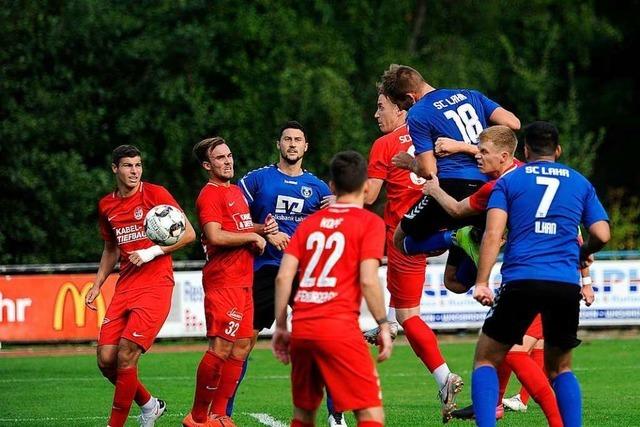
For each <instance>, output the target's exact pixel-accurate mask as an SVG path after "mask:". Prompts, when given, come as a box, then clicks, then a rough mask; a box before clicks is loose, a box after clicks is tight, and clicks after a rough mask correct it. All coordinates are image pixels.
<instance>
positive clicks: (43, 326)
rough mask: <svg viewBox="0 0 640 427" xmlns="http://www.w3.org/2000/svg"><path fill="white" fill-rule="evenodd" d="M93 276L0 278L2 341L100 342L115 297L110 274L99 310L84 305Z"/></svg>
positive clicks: (113, 283)
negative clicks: (93, 340)
mask: <svg viewBox="0 0 640 427" xmlns="http://www.w3.org/2000/svg"><path fill="white" fill-rule="evenodd" d="M94 278H95V275H93V274H55V275H28V276H22V275H19V276H2V277H0V342H12V341H13V342H16V341H21V342H26V341H74V340H75V341H81V340H92V339H97V337H98V330H99V329H100V324H101V323H102V319H103V318H104V314H105V311H106V308H107V306H108V305H109V302H110V301H111V298H112V296H113V291H114V287H115V282H116V280H117V278H118V276H117V275H111V276H110V277H109V279H107V281H106V282H105V284H104V285H103V286H102V294H101V295H100V296H99V297H98V298H97V299H96V301H95V304H96V306H97V308H98V310H97V311H93V310H90V309H88V308H87V307H86V306H85V304H84V299H85V296H86V295H87V292H89V289H91V286H93V279H94Z"/></svg>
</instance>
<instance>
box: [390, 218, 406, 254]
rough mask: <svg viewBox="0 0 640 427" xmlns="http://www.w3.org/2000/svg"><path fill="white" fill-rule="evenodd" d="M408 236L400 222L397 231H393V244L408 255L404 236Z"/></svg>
mask: <svg viewBox="0 0 640 427" xmlns="http://www.w3.org/2000/svg"><path fill="white" fill-rule="evenodd" d="M405 237H407V235H406V234H405V232H404V231H402V227H401V226H400V224H398V226H397V227H396V231H395V232H394V233H393V245H394V246H395V247H396V248H397V249H398V250H399V251H400V252H402V253H403V254H405V255H406V252H405V250H404V238H405Z"/></svg>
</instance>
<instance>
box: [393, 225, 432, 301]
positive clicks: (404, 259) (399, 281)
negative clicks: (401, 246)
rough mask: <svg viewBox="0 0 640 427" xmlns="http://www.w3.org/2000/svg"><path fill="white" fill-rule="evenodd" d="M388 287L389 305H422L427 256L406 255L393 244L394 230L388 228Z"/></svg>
mask: <svg viewBox="0 0 640 427" xmlns="http://www.w3.org/2000/svg"><path fill="white" fill-rule="evenodd" d="M386 244H387V289H388V290H389V293H390V294H391V301H389V306H391V307H394V308H412V307H417V306H419V305H420V299H422V292H423V289H424V282H425V269H426V268H427V257H426V256H424V255H405V254H403V253H402V252H400V251H399V250H398V249H396V247H395V246H393V230H391V232H390V231H389V230H387V243H386Z"/></svg>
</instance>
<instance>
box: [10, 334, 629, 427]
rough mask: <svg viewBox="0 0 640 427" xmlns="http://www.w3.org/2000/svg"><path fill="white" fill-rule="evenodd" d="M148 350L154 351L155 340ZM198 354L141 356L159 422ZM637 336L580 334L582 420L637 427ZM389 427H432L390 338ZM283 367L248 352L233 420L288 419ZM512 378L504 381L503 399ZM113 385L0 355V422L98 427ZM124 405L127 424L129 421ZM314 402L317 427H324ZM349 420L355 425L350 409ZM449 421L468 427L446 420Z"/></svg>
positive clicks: (525, 419)
mask: <svg viewBox="0 0 640 427" xmlns="http://www.w3.org/2000/svg"><path fill="white" fill-rule="evenodd" d="M156 347H158V348H160V347H163V344H157V345H156ZM473 349H474V343H472V342H469V341H468V340H467V341H466V342H462V343H457V342H454V343H449V342H446V343H443V344H442V351H443V353H444V354H445V357H446V358H447V361H448V363H449V366H450V367H451V369H452V370H454V371H455V372H458V373H459V374H460V375H462V377H463V378H464V380H465V382H466V385H465V387H464V390H463V392H462V393H461V395H460V396H459V399H458V403H459V405H460V406H464V405H466V404H467V403H468V402H469V401H470V383H469V382H470V380H469V377H470V368H471V359H472V354H473ZM201 355H202V353H201V352H197V351H191V352H175V353H167V352H162V351H155V352H153V351H152V352H151V353H150V354H147V355H145V356H143V357H142V359H141V363H140V371H139V372H140V377H141V379H142V380H143V382H144V383H145V384H146V385H147V386H148V388H149V389H150V390H151V391H152V393H154V394H155V395H157V396H159V397H161V398H163V399H166V401H167V404H168V413H167V414H166V415H165V416H164V417H162V418H161V419H160V421H159V422H158V423H157V425H158V426H177V425H180V421H181V419H182V416H183V415H184V414H185V413H186V412H187V411H188V410H189V408H190V406H191V402H192V397H193V385H194V377H195V370H196V365H197V363H198V361H199V360H200V357H201ZM638 356H640V340H639V339H621V340H618V339H615V340H614V339H611V340H607V339H590V340H585V342H583V344H582V345H581V346H580V347H579V348H578V349H577V351H576V352H575V356H574V368H575V372H576V374H577V375H578V378H579V379H580V381H581V383H582V390H583V398H584V425H585V426H598V427H600V426H617V427H620V426H632V425H640V404H639V403H638V402H640V393H639V392H638V385H639V384H640V372H639V370H638V367H639V366H640V365H639V364H638ZM379 372H380V377H381V381H382V387H383V394H384V404H385V411H386V415H387V425H388V426H436V425H441V420H440V415H439V404H438V401H437V399H436V394H437V388H436V385H435V382H434V381H433V379H432V378H431V376H430V375H428V373H427V372H426V370H425V369H424V368H423V366H422V364H421V363H420V362H419V361H418V359H417V358H416V357H415V356H414V355H413V353H412V351H411V348H410V347H408V346H407V345H404V344H398V345H397V346H396V347H395V349H394V354H393V356H392V358H391V359H390V360H389V361H387V362H385V363H383V364H381V365H379ZM288 375H289V367H285V366H283V365H281V364H279V363H278V362H277V361H276V360H275V359H274V358H273V356H272V355H271V351H270V350H267V349H256V350H255V351H254V353H253V354H252V356H251V362H250V366H249V372H248V374H247V377H246V379H245V381H244V383H243V384H242V386H241V388H240V391H239V396H238V398H237V404H236V412H235V415H234V419H235V420H236V423H237V424H238V425H239V426H263V425H264V424H261V423H260V422H259V421H258V420H257V419H256V418H255V417H253V416H251V415H250V414H266V415H268V416H269V417H271V419H273V420H278V421H280V423H281V424H277V423H276V424H273V423H272V425H288V423H289V418H290V416H291V396H290V388H289V377H288ZM518 387H519V384H518V382H517V380H516V379H515V378H514V377H512V379H511V383H510V386H509V390H508V391H507V395H511V393H515V392H516V391H517V388H518ZM112 393H113V388H112V386H111V384H109V383H108V382H107V381H106V380H105V379H103V378H102V377H101V376H100V374H99V372H98V369H97V368H96V365H95V357H93V356H90V355H82V356H60V357H26V358H12V357H0V425H2V426H5V425H7V426H14V425H25V426H26V425H29V426H44V425H47V426H100V425H102V426H104V425H106V421H107V417H108V413H109V409H110V405H111V399H112ZM138 413H139V412H138V409H137V407H135V404H134V407H133V408H132V414H131V415H132V416H131V417H130V419H129V423H128V425H131V426H134V425H137V423H136V421H135V418H134V417H133V416H134V415H138ZM325 414H326V410H325V409H324V407H322V408H321V410H320V411H319V415H318V422H317V425H319V426H323V425H326V415H325ZM347 421H348V423H349V426H355V421H354V419H353V416H352V415H351V414H349V415H348V417H347ZM448 425H449V426H454V427H455V426H463V425H464V426H471V425H472V423H471V422H469V421H457V420H453V421H451V422H449V424H448ZM499 425H502V426H541V425H545V419H544V416H543V415H542V412H541V411H540V409H539V408H538V406H537V405H536V404H535V403H533V402H531V403H530V405H529V411H528V412H527V413H525V414H522V413H510V412H507V413H506V415H505V418H504V419H503V420H502V421H500V422H499Z"/></svg>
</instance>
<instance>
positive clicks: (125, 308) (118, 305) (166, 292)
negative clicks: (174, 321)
mask: <svg viewBox="0 0 640 427" xmlns="http://www.w3.org/2000/svg"><path fill="white" fill-rule="evenodd" d="M172 294H173V286H157V287H153V286H151V287H148V288H142V289H137V290H131V291H128V292H118V289H117V288H116V292H115V293H114V295H113V299H112V300H111V304H109V308H107V312H106V313H105V316H104V320H103V321H102V327H101V328H100V333H99V334H98V345H118V343H119V342H120V338H126V339H128V340H129V341H132V342H134V343H136V344H138V345H139V346H140V347H142V349H143V350H144V351H147V350H148V349H149V347H151V344H153V341H154V340H155V339H156V336H157V335H158V332H160V328H162V325H163V324H164V321H165V320H166V319H167V316H168V315H169V310H170V309H171V295H172Z"/></svg>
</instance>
